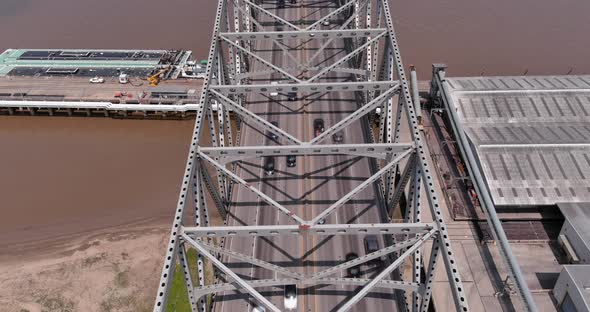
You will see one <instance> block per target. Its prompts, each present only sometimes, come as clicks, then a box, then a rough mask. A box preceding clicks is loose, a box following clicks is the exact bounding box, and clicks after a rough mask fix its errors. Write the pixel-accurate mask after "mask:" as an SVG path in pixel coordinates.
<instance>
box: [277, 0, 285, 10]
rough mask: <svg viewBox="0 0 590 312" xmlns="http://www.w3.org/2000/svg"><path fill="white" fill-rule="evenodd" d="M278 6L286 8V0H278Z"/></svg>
mask: <svg viewBox="0 0 590 312" xmlns="http://www.w3.org/2000/svg"><path fill="white" fill-rule="evenodd" d="M277 6H278V7H279V8H284V7H285V0H277Z"/></svg>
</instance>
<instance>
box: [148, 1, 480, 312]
mask: <svg viewBox="0 0 590 312" xmlns="http://www.w3.org/2000/svg"><path fill="white" fill-rule="evenodd" d="M408 80H409V79H408V78H407V76H406V73H405V70H404V66H403V64H402V59H401V56H400V50H399V46H398V41H397V39H396V35H395V31H394V25H393V18H392V15H391V12H390V7H389V4H388V1H386V0H350V1H346V0H340V1H339V0H333V1H332V0H330V1H316V0H297V1H296V3H292V2H290V1H289V0H288V1H287V2H286V3H285V2H281V1H277V0H263V1H260V0H219V1H218V4H217V10H216V12H215V25H214V28H213V34H212V40H211V46H210V50H209V56H208V64H207V73H206V79H205V80H204V84H203V91H202V94H201V96H200V101H199V103H198V104H199V106H198V109H197V116H196V122H195V127H194V132H193V136H192V140H191V142H190V150H189V154H188V158H187V162H186V167H185V169H184V176H183V180H182V185H181V189H180V194H179V197H178V203H177V206H176V210H175V216H174V221H173V223H172V228H171V232H170V238H169V240H168V245H167V250H166V254H165V260H164V265H163V269H162V273H161V278H160V284H159V288H158V292H157V295H156V301H155V304H154V311H164V310H166V306H167V301H168V295H169V293H170V289H171V287H172V279H173V275H174V272H175V267H176V266H177V265H181V266H182V271H183V273H184V281H185V283H186V289H187V291H188V296H189V301H190V305H191V308H192V311H208V310H216V311H225V310H228V311H229V310H236V309H237V310H236V311H238V310H239V311H250V310H252V309H254V308H262V307H264V308H265V309H266V311H281V310H285V309H286V308H285V307H283V287H284V286H285V285H290V284H293V285H296V286H297V287H298V288H297V289H298V292H299V296H298V305H299V306H298V310H299V311H303V310H305V311H311V310H313V311H349V310H358V311H367V310H374V311H382V310H386V309H388V310H389V309H393V310H407V311H409V310H412V311H428V308H429V306H430V303H431V298H432V292H433V280H434V268H435V267H436V266H435V264H436V263H437V262H443V264H444V270H445V271H446V273H447V277H448V283H449V285H448V287H449V289H450V293H452V296H453V299H454V303H455V306H456V309H457V310H458V311H468V310H469V308H468V304H467V298H466V294H465V290H464V288H463V286H462V282H461V278H460V275H459V270H458V267H457V264H456V262H455V259H454V254H453V251H452V246H451V241H450V240H449V238H448V233H447V228H446V226H445V221H444V219H443V213H442V211H441V206H440V205H439V200H440V199H439V196H438V194H437V192H436V190H435V188H434V185H435V181H434V180H433V179H434V178H433V176H432V175H431V174H432V170H431V164H430V158H429V151H428V147H427V146H426V145H425V144H424V142H425V140H424V137H423V133H422V131H421V128H420V121H419V118H418V116H417V114H419V108H417V107H416V106H415V104H418V103H417V101H416V99H417V90H416V86H414V87H413V88H412V89H413V90H411V89H410V83H409V81H408ZM412 80H414V79H412ZM277 82H279V83H277ZM412 91H413V92H412ZM287 95H289V97H295V98H294V99H290V100H287ZM413 97H414V98H413ZM376 110H379V111H380V112H381V113H380V114H378V115H377V114H375V111H376ZM230 116H233V118H230ZM320 118H322V119H323V120H324V121H325V123H326V126H325V129H324V131H315V133H314V124H315V123H316V119H320ZM273 119H274V120H273ZM312 120H314V121H313V122H312ZM271 121H278V122H275V123H273V122H271ZM375 124H378V130H377V129H373V125H375ZM315 128H316V130H317V128H320V127H318V126H317V125H316V127H315ZM320 130H321V129H320ZM373 130H375V131H373ZM336 133H340V134H342V133H343V134H344V140H343V142H334V141H337V140H335V139H333V135H334V134H336ZM287 155H295V156H296V159H297V164H296V166H295V167H287V166H286V165H285V161H284V159H285V157H286V156H287ZM270 158H272V159H274V160H275V161H274V164H275V173H274V174H273V175H272V176H268V175H265V173H264V167H265V164H267V163H268V161H269V159H270ZM266 169H268V168H266ZM330 185H332V186H330ZM426 206H427V207H426ZM213 214H219V215H220V216H221V218H222V219H223V221H224V222H223V225H218V224H216V225H212V224H211V223H210V221H209V220H210V219H211V218H212V215H213ZM396 214H397V216H398V217H396ZM426 220H428V221H426ZM394 221H396V222H394ZM369 235H375V236H376V237H377V238H378V242H379V245H380V247H379V248H380V249H370V250H368V249H367V248H365V246H363V241H364V239H366V237H368V236H369ZM190 248H192V249H195V250H196V251H197V253H198V262H197V270H196V272H197V275H198V276H196V277H195V276H191V270H190V268H189V264H188V261H187V250H188V249H190ZM426 248H428V250H426ZM349 251H352V252H353V253H354V254H353V256H349V255H350V253H348V254H347V252H349ZM345 255H346V256H345ZM376 261H378V264H375V262H376ZM353 268H362V271H363V272H362V274H360V276H359V275H354V274H350V271H351V269H353ZM352 275H354V276H352Z"/></svg>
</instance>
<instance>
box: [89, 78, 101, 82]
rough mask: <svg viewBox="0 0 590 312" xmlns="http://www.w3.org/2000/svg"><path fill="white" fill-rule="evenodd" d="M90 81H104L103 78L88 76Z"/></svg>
mask: <svg viewBox="0 0 590 312" xmlns="http://www.w3.org/2000/svg"><path fill="white" fill-rule="evenodd" d="M90 83H104V78H102V77H92V78H90Z"/></svg>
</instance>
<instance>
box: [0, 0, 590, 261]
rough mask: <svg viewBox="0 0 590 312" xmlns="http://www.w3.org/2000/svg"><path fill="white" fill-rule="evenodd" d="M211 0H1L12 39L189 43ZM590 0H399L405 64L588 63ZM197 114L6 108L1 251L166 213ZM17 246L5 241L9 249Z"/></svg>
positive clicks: (556, 67)
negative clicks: (144, 116) (40, 112)
mask: <svg viewBox="0 0 590 312" xmlns="http://www.w3.org/2000/svg"><path fill="white" fill-rule="evenodd" d="M215 4H216V1H214V0H206V1H205V0H166V1H163V0H159V1H155V0H125V1H120V0H101V1H96V0H92V1H91V0H51V1H48V0H1V1H0V50H4V49H7V48H104V49H115V48H123V49H190V50H193V51H194V52H195V54H196V55H197V58H205V56H206V53H207V49H208V43H209V40H210V36H211V31H210V28H211V25H212V22H213V16H214V10H215ZM588 12H590V1H587V0H560V1H549V0H536V1H533V0H520V1H513V0H494V1H489V0H455V1H450V0H441V1H392V13H393V15H394V16H395V20H396V24H395V26H396V31H397V34H398V37H399V41H400V44H401V50H402V55H403V57H404V61H405V65H409V64H414V65H416V66H417V68H418V69H419V78H420V79H424V80H425V79H429V78H430V77H429V74H430V66H431V63H433V62H444V63H447V64H448V65H449V74H450V75H455V76H458V75H480V74H482V73H483V74H485V75H494V74H504V75H510V74H513V75H514V74H516V75H518V74H523V73H524V72H525V71H528V74H529V75H532V74H566V73H567V72H570V71H571V72H572V73H574V74H579V73H590V61H589V57H590V37H589V36H588V34H590V18H588ZM191 128H192V122H191V121H132V120H123V121H122V120H113V119H99V118H49V117H1V118H0V146H1V147H2V148H1V151H2V152H0V164H2V165H1V168H2V173H1V174H0V214H1V216H2V217H1V218H0V255H1V254H2V253H3V252H7V251H9V250H14V248H17V249H18V247H19V246H24V245H25V244H26V242H31V241H38V240H42V239H47V240H51V239H52V238H57V237H63V236H66V237H67V236H73V235H77V233H81V232H85V231H89V230H96V229H100V228H106V227H110V226H118V225H125V224H132V223H137V222H144V221H150V220H158V221H159V222H162V223H163V222H166V223H167V222H169V221H171V220H170V218H171V216H172V212H173V207H174V205H175V202H176V197H177V191H178V186H179V184H180V178H181V171H182V170H183V167H184V158H185V154H186V152H187V148H188V147H187V143H188V141H189V136H190V132H191V131H190V129H191ZM8 247H10V248H8Z"/></svg>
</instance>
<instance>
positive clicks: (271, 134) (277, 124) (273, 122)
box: [268, 121, 279, 140]
mask: <svg viewBox="0 0 590 312" xmlns="http://www.w3.org/2000/svg"><path fill="white" fill-rule="evenodd" d="M270 123H271V124H272V125H273V126H275V127H277V128H278V127H279V122H278V121H271V122H270ZM268 136H269V137H270V138H271V139H273V140H278V139H279V136H278V135H276V134H275V133H274V132H270V131H269V132H268Z"/></svg>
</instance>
